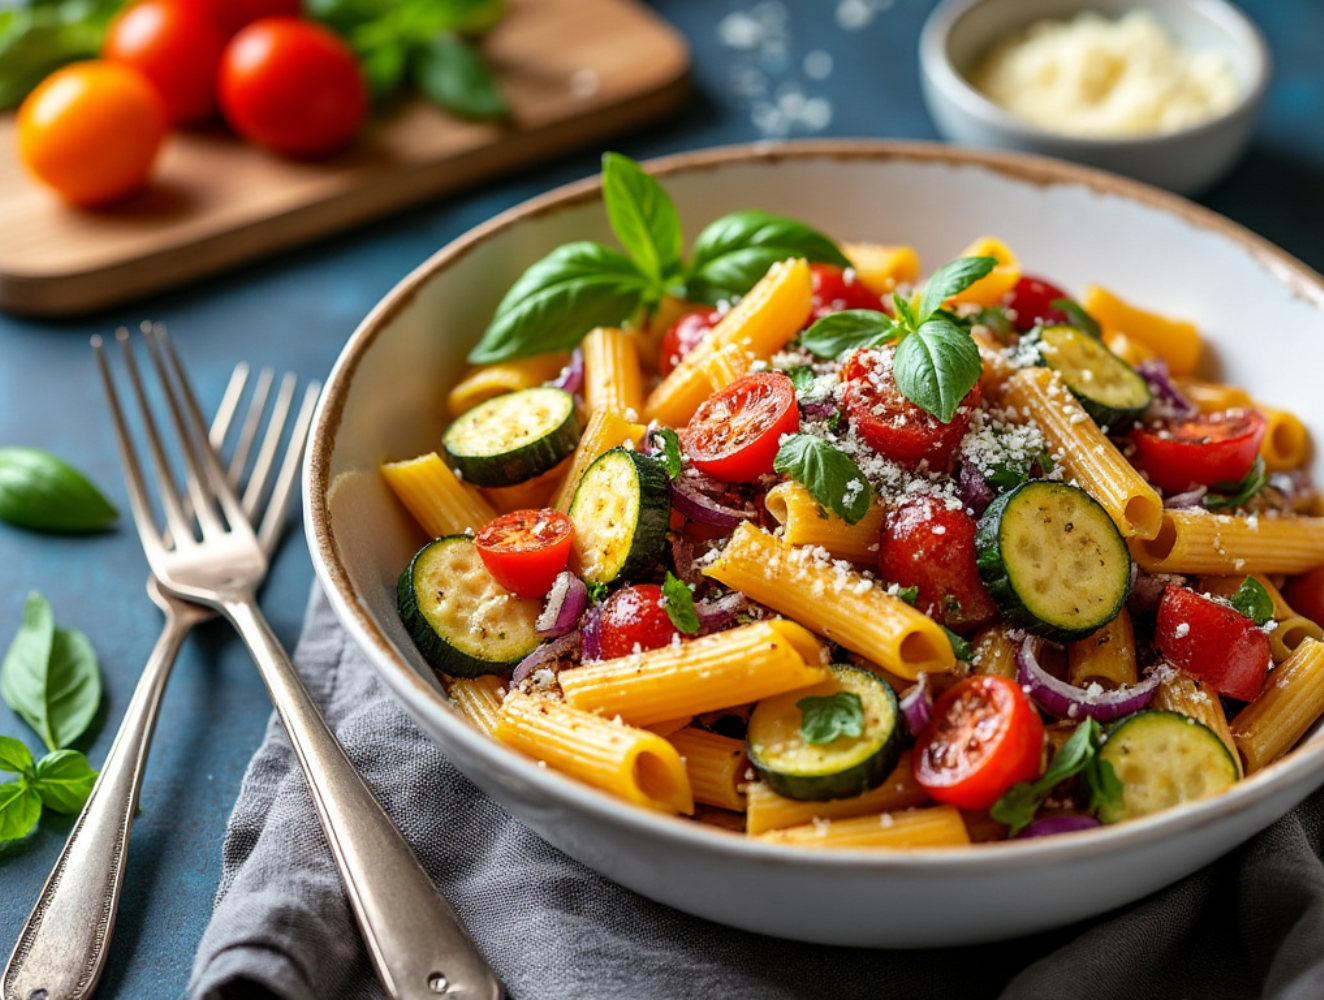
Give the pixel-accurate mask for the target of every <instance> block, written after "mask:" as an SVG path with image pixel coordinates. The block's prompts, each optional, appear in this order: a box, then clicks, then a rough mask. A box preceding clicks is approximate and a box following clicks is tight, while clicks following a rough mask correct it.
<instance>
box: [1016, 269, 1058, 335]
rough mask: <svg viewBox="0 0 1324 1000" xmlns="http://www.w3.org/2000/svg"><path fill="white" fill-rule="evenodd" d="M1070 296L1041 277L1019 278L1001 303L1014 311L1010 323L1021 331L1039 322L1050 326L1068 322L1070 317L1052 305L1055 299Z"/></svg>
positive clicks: (1032, 327)
mask: <svg viewBox="0 0 1324 1000" xmlns="http://www.w3.org/2000/svg"><path fill="white" fill-rule="evenodd" d="M1069 298H1071V296H1070V295H1068V294H1067V293H1066V292H1064V291H1062V289H1060V288H1058V287H1057V286H1056V285H1050V284H1049V283H1048V282H1047V281H1044V280H1043V279H1042V278H1030V277H1025V278H1021V280H1020V281H1018V282H1016V286H1015V287H1014V288H1013V289H1012V290H1011V291H1010V292H1008V293H1007V294H1006V295H1005V296H1003V299H1002V304H1003V305H1005V306H1006V307H1007V308H1008V309H1014V310H1015V311H1016V318H1015V319H1014V320H1012V325H1013V326H1014V327H1015V328H1016V329H1017V330H1019V331H1020V332H1021V333H1025V332H1026V331H1027V330H1032V329H1034V328H1035V327H1036V326H1038V325H1039V324H1041V323H1042V324H1043V325H1045V326H1051V325H1053V324H1054V323H1070V322H1071V317H1070V316H1068V315H1067V314H1066V313H1065V312H1063V311H1062V310H1061V309H1057V308H1055V307H1054V306H1053V301H1054V300H1055V299H1069Z"/></svg>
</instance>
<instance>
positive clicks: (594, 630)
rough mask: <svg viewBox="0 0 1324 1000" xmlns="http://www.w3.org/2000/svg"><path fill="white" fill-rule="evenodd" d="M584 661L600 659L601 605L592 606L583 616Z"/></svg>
mask: <svg viewBox="0 0 1324 1000" xmlns="http://www.w3.org/2000/svg"><path fill="white" fill-rule="evenodd" d="M583 644H584V659H585V660H600V659H602V605H601V604H594V605H593V606H592V607H590V608H589V609H588V614H586V615H585V616H584V632H583Z"/></svg>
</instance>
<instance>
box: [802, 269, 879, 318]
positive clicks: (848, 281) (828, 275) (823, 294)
mask: <svg viewBox="0 0 1324 1000" xmlns="http://www.w3.org/2000/svg"><path fill="white" fill-rule="evenodd" d="M809 277H810V281H811V282H812V288H813V297H812V298H811V299H810V300H809V303H810V310H811V311H810V313H809V320H808V323H806V325H807V326H812V325H813V323H814V322H815V321H816V320H820V319H822V318H823V317H824V316H828V315H830V314H832V313H835V312H844V311H845V310H847V309H872V310H874V311H875V312H882V311H883V300H882V299H881V298H879V297H878V296H877V295H876V294H875V293H874V292H873V290H872V289H870V288H869V286H868V285H866V284H865V283H864V282H863V281H861V280H860V279H859V278H858V277H857V276H856V274H855V271H854V270H853V269H852V270H849V271H847V270H844V269H843V268H840V267H837V266H836V265H835V264H810V265H809Z"/></svg>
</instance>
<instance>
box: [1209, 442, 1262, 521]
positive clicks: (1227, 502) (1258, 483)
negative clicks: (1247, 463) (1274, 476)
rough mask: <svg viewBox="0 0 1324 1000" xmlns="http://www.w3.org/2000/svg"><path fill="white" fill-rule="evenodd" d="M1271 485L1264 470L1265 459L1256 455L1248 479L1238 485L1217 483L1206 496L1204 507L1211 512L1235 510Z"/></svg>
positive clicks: (1237, 483)
mask: <svg viewBox="0 0 1324 1000" xmlns="http://www.w3.org/2000/svg"><path fill="white" fill-rule="evenodd" d="M1268 483H1269V476H1268V474H1267V473H1266V472H1265V470H1264V459H1263V458H1262V457H1261V456H1259V455H1256V456H1255V464H1254V465H1252V466H1251V469H1250V472H1248V473H1246V478H1245V479H1242V480H1241V481H1240V482H1236V483H1215V484H1214V486H1213V487H1211V488H1210V490H1209V492H1208V493H1206V494H1205V496H1204V505H1205V506H1206V507H1207V508H1209V509H1210V510H1235V509H1236V508H1237V507H1240V506H1242V505H1243V504H1245V503H1248V502H1249V501H1250V499H1251V498H1252V497H1253V496H1255V494H1257V493H1259V492H1260V490H1262V489H1264V487H1265V486H1267V485H1268Z"/></svg>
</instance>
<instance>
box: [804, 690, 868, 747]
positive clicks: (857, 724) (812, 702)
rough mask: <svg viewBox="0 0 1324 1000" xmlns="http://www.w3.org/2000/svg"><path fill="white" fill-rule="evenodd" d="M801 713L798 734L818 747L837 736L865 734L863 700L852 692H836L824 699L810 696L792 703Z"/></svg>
mask: <svg viewBox="0 0 1324 1000" xmlns="http://www.w3.org/2000/svg"><path fill="white" fill-rule="evenodd" d="M795 707H796V708H798V709H799V710H800V735H801V736H802V737H804V741H805V742H806V743H812V744H814V745H815V746H821V745H822V744H824V743H831V742H832V741H833V740H835V739H836V738H837V737H838V736H860V735H861V734H862V733H863V732H864V701H863V700H862V699H861V698H860V696H859V695H858V694H856V693H855V692H854V691H838V692H836V693H835V694H830V695H827V696H825V697H818V696H817V695H811V696H810V697H808V698H801V699H800V700H799V701H797V702H796V703H795Z"/></svg>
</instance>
